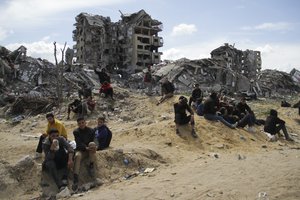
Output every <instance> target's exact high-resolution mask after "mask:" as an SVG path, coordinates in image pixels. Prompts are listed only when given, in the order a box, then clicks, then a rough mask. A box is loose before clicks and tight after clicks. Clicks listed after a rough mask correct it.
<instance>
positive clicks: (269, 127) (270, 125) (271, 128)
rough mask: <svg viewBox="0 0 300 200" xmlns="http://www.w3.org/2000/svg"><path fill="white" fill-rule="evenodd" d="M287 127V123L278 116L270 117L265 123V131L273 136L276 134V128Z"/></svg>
mask: <svg viewBox="0 0 300 200" xmlns="http://www.w3.org/2000/svg"><path fill="white" fill-rule="evenodd" d="M277 125H285V121H283V120H282V119H280V118H279V117H276V116H271V115H270V116H268V117H267V119H266V122H265V126H264V131H265V132H267V133H270V134H271V135H275V134H276V130H277V129H276V126H277Z"/></svg>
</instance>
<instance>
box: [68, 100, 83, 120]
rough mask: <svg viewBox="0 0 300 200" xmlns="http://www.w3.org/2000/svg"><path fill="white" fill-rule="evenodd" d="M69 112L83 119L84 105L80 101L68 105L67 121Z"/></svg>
mask: <svg viewBox="0 0 300 200" xmlns="http://www.w3.org/2000/svg"><path fill="white" fill-rule="evenodd" d="M71 111H72V112H74V113H75V114H77V115H78V117H80V116H82V117H83V116H85V115H86V114H87V108H86V105H85V104H84V103H82V101H81V100H79V99H75V100H74V101H73V102H72V103H70V104H69V105H68V117H67V119H68V120H69V119H70V114H71Z"/></svg>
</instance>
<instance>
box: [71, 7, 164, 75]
mask: <svg viewBox="0 0 300 200" xmlns="http://www.w3.org/2000/svg"><path fill="white" fill-rule="evenodd" d="M75 19H76V23H75V24H74V25H75V26H76V30H74V31H73V40H74V41H75V42H76V45H74V49H75V56H76V62H77V63H82V64H91V65H93V66H94V67H96V66H100V67H101V68H104V67H105V68H108V69H109V70H112V69H115V68H121V69H125V70H128V71H131V72H134V71H135V70H142V69H144V68H145V67H147V66H149V65H153V64H158V63H159V62H160V60H161V59H160V56H161V54H162V53H161V52H159V50H158V48H160V47H162V46H163V39H162V37H159V36H158V33H159V32H160V31H162V23H161V22H160V21H158V20H155V19H152V18H151V16H150V15H148V14H147V13H146V12H145V11H144V10H140V11H139V12H137V13H133V14H130V15H124V14H123V13H121V20H119V21H118V22H116V23H113V22H111V21H110V18H109V17H103V16H99V15H90V14H87V13H80V14H79V15H78V16H77V17H76V18H75Z"/></svg>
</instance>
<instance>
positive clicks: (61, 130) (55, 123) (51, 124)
mask: <svg viewBox="0 0 300 200" xmlns="http://www.w3.org/2000/svg"><path fill="white" fill-rule="evenodd" d="M46 119H47V121H48V125H47V129H46V131H45V133H43V134H42V135H41V136H40V139H39V143H38V146H37V148H36V155H35V158H36V159H37V158H41V157H42V152H43V141H44V140H45V138H46V137H47V136H48V134H49V131H50V129H52V128H55V129H57V130H58V135H59V136H62V137H64V138H65V139H68V134H67V131H66V128H65V126H64V125H63V124H62V123H61V122H60V121H59V120H58V119H56V118H54V114H53V113H47V114H46Z"/></svg>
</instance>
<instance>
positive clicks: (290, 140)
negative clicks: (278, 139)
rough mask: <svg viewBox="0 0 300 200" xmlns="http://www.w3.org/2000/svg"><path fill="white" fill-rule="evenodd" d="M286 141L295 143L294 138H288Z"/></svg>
mask: <svg viewBox="0 0 300 200" xmlns="http://www.w3.org/2000/svg"><path fill="white" fill-rule="evenodd" d="M286 141H289V142H294V140H293V139H292V138H290V137H289V138H286Z"/></svg>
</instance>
